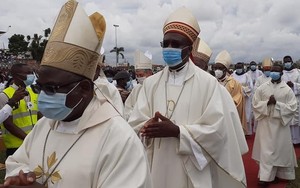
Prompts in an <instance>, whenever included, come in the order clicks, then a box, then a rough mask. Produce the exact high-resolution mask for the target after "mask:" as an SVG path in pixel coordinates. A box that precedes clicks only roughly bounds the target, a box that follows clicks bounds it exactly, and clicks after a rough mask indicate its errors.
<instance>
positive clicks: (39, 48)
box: [26, 28, 51, 62]
mask: <svg viewBox="0 0 300 188" xmlns="http://www.w3.org/2000/svg"><path fill="white" fill-rule="evenodd" d="M50 32H51V30H50V28H48V29H45V30H44V36H42V35H38V34H36V33H35V34H34V35H33V37H31V36H30V35H28V36H27V37H26V38H27V41H28V42H30V41H31V42H30V45H29V51H30V52H31V55H32V58H33V59H34V60H36V61H38V62H40V61H41V60H42V57H43V54H44V51H45V48H46V45H47V42H48V39H47V38H48V36H49V34H50ZM43 37H45V38H43Z"/></svg>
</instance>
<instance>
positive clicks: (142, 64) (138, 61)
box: [124, 50, 153, 120]
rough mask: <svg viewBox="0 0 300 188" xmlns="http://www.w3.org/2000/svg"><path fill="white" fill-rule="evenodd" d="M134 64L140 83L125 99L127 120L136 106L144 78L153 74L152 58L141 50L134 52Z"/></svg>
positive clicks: (125, 116)
mask: <svg viewBox="0 0 300 188" xmlns="http://www.w3.org/2000/svg"><path fill="white" fill-rule="evenodd" d="M134 64H135V76H136V79H137V81H138V85H136V86H135V87H134V88H133V90H132V91H131V92H130V95H129V96H128V98H127V99H126V101H125V108H124V118H125V120H128V119H129V116H130V114H131V112H132V110H133V108H134V105H135V103H136V101H137V98H138V96H139V93H140V91H141V88H142V85H143V82H144V80H145V79H146V78H147V77H149V76H151V75H153V72H152V60H151V59H150V58H149V57H147V56H146V55H145V54H144V53H142V52H141V51H139V50H137V51H135V53H134Z"/></svg>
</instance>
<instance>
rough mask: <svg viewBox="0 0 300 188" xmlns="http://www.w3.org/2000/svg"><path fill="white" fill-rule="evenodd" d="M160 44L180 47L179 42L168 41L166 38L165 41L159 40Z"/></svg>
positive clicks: (163, 46) (165, 46) (164, 46)
mask: <svg viewBox="0 0 300 188" xmlns="http://www.w3.org/2000/svg"><path fill="white" fill-rule="evenodd" d="M160 46H161V47H162V48H167V47H169V46H171V47H172V48H181V46H182V45H181V44H180V43H179V42H177V41H168V40H165V41H161V42H160Z"/></svg>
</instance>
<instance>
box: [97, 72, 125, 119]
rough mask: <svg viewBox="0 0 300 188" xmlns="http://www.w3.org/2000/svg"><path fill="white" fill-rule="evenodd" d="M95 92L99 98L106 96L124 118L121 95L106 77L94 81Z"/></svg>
mask: <svg viewBox="0 0 300 188" xmlns="http://www.w3.org/2000/svg"><path fill="white" fill-rule="evenodd" d="M94 84H95V92H96V95H97V96H99V95H100V96H104V97H105V98H106V99H107V100H108V102H109V103H110V104H112V106H113V107H114V108H115V109H116V110H117V111H118V112H119V113H120V114H121V116H123V111H124V105H123V101H122V98H121V95H120V93H119V91H118V89H117V88H116V86H114V85H113V84H112V83H110V82H109V81H108V80H107V79H106V77H101V76H99V77H98V78H97V80H95V81H94Z"/></svg>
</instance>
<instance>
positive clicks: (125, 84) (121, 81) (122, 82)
mask: <svg viewBox="0 0 300 188" xmlns="http://www.w3.org/2000/svg"><path fill="white" fill-rule="evenodd" d="M113 79H114V80H116V87H117V89H118V91H119V93H120V95H121V97H122V101H123V103H125V101H126V99H127V97H128V96H129V94H130V91H129V88H130V86H131V80H130V74H129V73H128V72H127V71H119V72H118V73H117V74H116V75H115V76H114V78H113Z"/></svg>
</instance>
